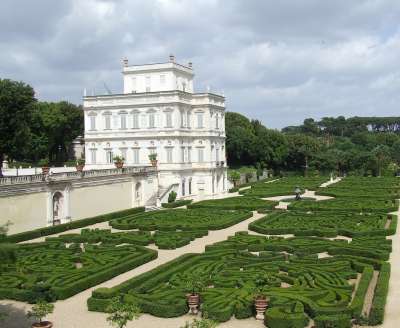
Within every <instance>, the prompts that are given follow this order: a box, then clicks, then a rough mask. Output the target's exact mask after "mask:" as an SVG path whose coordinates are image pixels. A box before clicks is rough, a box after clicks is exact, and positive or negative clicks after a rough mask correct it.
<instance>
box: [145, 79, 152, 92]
mask: <svg viewBox="0 0 400 328" xmlns="http://www.w3.org/2000/svg"><path fill="white" fill-rule="evenodd" d="M150 84H151V78H150V76H146V92H150V91H151V88H150Z"/></svg>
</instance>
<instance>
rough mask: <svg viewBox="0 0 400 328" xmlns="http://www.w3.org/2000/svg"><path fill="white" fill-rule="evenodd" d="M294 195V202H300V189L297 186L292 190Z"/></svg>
mask: <svg viewBox="0 0 400 328" xmlns="http://www.w3.org/2000/svg"><path fill="white" fill-rule="evenodd" d="M294 193H295V195H296V198H295V199H296V200H301V189H300V187H299V186H296V188H295V189H294Z"/></svg>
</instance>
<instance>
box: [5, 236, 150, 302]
mask: <svg viewBox="0 0 400 328" xmlns="http://www.w3.org/2000/svg"><path fill="white" fill-rule="evenodd" d="M156 257H157V251H154V250H150V249H146V248H144V247H142V246H138V245H126V244H125V245H121V246H117V244H115V243H114V244H112V243H107V244H101V245H97V244H89V243H85V246H84V250H83V249H81V245H80V243H77V244H76V243H73V244H69V246H68V247H66V244H65V243H64V242H63V241H62V240H61V239H56V238H54V239H53V240H51V241H47V242H42V243H32V244H20V245H17V261H16V262H15V263H12V264H8V265H6V266H3V268H2V271H1V272H0V299H2V298H7V299H14V300H18V301H25V302H29V303H34V302H36V301H37V300H38V299H42V298H44V299H47V300H48V301H54V300H56V299H65V298H68V297H70V296H72V295H74V294H76V293H79V292H81V291H83V290H85V289H87V288H89V287H92V286H95V285H98V284H99V283H101V282H103V281H106V280H109V279H111V278H113V277H115V276H117V275H119V274H121V273H123V272H126V271H128V270H131V269H133V268H135V267H137V266H139V265H142V264H144V263H146V262H148V261H151V260H153V259H155V258H156ZM77 263H80V264H81V265H82V267H78V266H77Z"/></svg>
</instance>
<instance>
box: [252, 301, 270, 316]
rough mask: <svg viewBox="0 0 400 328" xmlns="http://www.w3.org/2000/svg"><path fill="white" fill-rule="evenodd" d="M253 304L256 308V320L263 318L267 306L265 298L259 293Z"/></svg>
mask: <svg viewBox="0 0 400 328" xmlns="http://www.w3.org/2000/svg"><path fill="white" fill-rule="evenodd" d="M254 306H255V308H256V312H257V314H256V319H257V320H264V317H265V316H264V314H265V310H266V309H267V307H268V301H267V298H266V297H265V296H263V295H259V296H257V297H256V298H255V299H254Z"/></svg>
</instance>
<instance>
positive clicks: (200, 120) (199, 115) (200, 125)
mask: <svg viewBox="0 0 400 328" xmlns="http://www.w3.org/2000/svg"><path fill="white" fill-rule="evenodd" d="M196 115H197V128H198V129H201V128H203V113H197V114H196Z"/></svg>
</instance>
